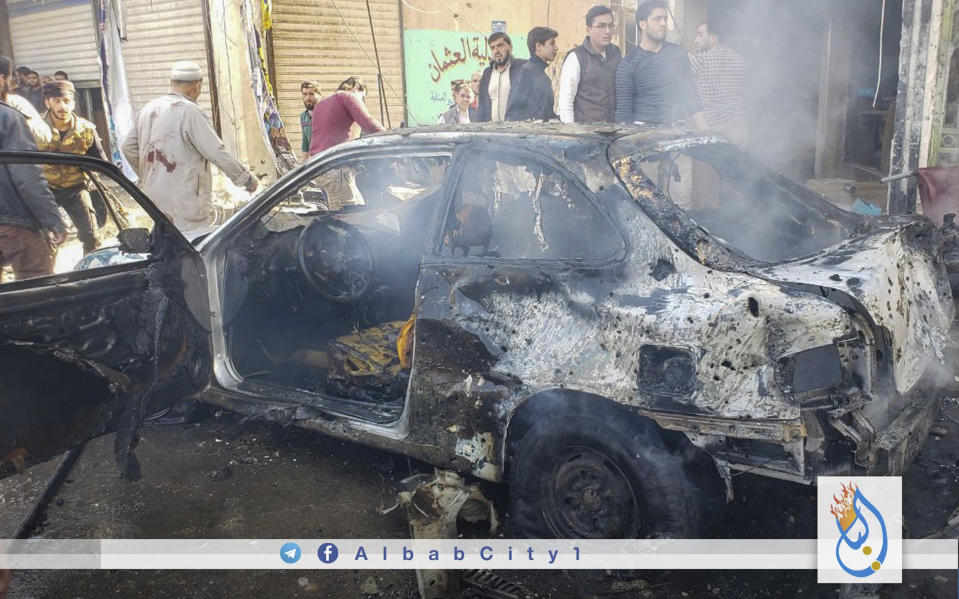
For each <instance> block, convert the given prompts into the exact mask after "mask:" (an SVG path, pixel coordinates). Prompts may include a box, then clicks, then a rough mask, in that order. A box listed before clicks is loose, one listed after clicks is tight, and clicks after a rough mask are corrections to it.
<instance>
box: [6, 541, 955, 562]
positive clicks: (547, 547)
mask: <svg viewBox="0 0 959 599" xmlns="http://www.w3.org/2000/svg"><path fill="white" fill-rule="evenodd" d="M815 551H816V540H815V539H654V540H597V541H592V540H590V541H586V540H584V541H570V540H556V541H550V540H542V539H536V540H530V539H490V540H482V539H479V540H478V539H458V540H439V539H437V540H412V539H331V540H323V539H292V540H285V539H239V540H238V539H184V540H181V539H138V540H134V539H102V540H97V539H87V540H63V541H60V540H27V541H10V540H0V568H13V569H18V570H24V569H25V570H30V569H70V570H74V569H75V570H88V569H110V570H168V569H179V570H271V569H273V570H288V569H304V570H323V569H354V570H380V569H386V570H389V569H451V570H452V569H457V570H460V569H491V570H527V569H558V570H574V569H583V570H618V569H628V570H814V569H816V552H815ZM903 562H904V563H903V566H904V568H905V569H907V570H956V569H959V540H915V541H910V540H905V541H904V547H903Z"/></svg>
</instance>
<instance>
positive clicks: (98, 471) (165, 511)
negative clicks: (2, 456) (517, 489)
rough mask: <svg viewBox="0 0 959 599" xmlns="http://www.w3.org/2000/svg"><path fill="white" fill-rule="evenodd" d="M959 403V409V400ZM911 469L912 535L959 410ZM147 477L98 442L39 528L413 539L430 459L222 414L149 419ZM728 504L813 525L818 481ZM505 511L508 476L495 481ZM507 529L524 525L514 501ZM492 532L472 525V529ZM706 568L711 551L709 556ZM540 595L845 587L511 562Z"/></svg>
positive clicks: (903, 589)
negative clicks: (401, 496) (516, 522)
mask: <svg viewBox="0 0 959 599" xmlns="http://www.w3.org/2000/svg"><path fill="white" fill-rule="evenodd" d="M950 410H951V413H953V414H956V415H959V406H955V405H953V407H952V408H951V409H950ZM938 426H939V427H940V428H939V432H940V433H942V434H941V435H938V436H937V435H934V436H931V437H930V439H929V441H928V442H927V444H926V446H925V447H924V448H923V451H922V453H921V454H920V456H919V458H918V459H917V460H916V462H915V464H914V466H913V468H912V469H911V470H910V472H909V473H908V475H907V476H906V478H905V480H904V483H903V492H904V498H903V500H904V509H905V515H906V526H907V533H906V536H907V537H920V536H923V535H926V534H929V533H930V532H932V531H933V530H936V529H938V528H940V527H941V526H942V525H943V524H944V522H945V518H946V516H947V515H948V514H949V512H950V511H952V509H954V508H955V507H956V506H957V505H959V425H957V424H956V423H954V422H952V421H951V420H948V419H946V418H945V417H944V416H942V415H940V419H939V422H938ZM142 436H143V441H142V442H141V444H140V447H139V448H138V449H137V455H138V457H139V459H140V461H141V463H142V466H143V479H142V480H140V481H138V482H135V483H124V482H121V481H120V480H118V478H117V473H116V469H115V467H114V465H113V456H112V447H113V445H112V441H113V440H112V437H104V438H101V439H98V440H95V441H93V442H91V443H89V444H88V445H87V446H86V448H85V449H84V451H83V453H82V455H81V456H80V459H79V460H78V462H77V464H76V466H75V467H74V468H73V470H72V472H71V473H70V475H69V478H68V482H67V483H66V484H64V485H63V486H62V487H61V488H60V490H59V492H58V493H57V495H56V498H55V500H54V501H53V502H52V503H51V505H50V507H49V509H48V510H47V513H46V517H45V519H44V520H43V522H42V524H41V525H40V526H39V528H38V529H37V530H36V533H35V534H37V535H39V536H43V537H45V538H191V537H193V538H231V537H232V538H408V537H409V532H408V529H407V524H406V522H405V520H404V518H403V515H402V513H401V510H398V509H397V510H393V511H391V512H389V513H387V514H385V515H384V514H383V513H381V510H383V509H384V508H387V507H389V506H391V505H393V504H394V503H395V502H396V496H395V491H394V489H395V484H396V482H397V481H399V480H401V479H402V478H404V477H406V476H408V475H409V474H410V473H411V472H422V471H429V470H430V468H429V467H428V466H426V465H424V464H418V463H415V462H411V461H409V460H407V459H406V458H404V457H400V456H396V455H391V454H388V453H384V452H380V451H374V450H370V449H366V448H363V447H360V446H357V445H353V444H350V443H344V442H340V441H335V440H331V439H328V438H325V437H322V436H320V435H318V434H315V433H311V432H308V431H301V430H293V429H286V428H282V427H279V426H275V425H270V424H265V423H260V422H242V421H239V420H238V419H237V418H236V417H235V416H233V415H231V414H225V413H221V414H218V415H216V416H214V417H211V418H209V419H206V420H204V421H202V422H200V423H198V424H192V425H171V426H162V427H151V428H146V429H144V430H143V431H142ZM54 467H55V463H48V464H44V465H42V466H39V467H37V468H34V469H32V470H31V471H29V472H28V473H27V474H26V475H24V476H16V477H13V478H11V479H7V480H4V481H0V537H4V536H9V535H10V534H11V533H12V531H13V530H14V528H15V527H16V526H17V524H18V522H19V521H20V519H21V518H22V517H23V514H24V513H25V511H26V510H27V507H28V505H29V503H30V501H31V500H32V498H33V497H35V496H36V494H37V493H39V491H40V490H41V489H42V488H43V483H44V481H45V480H46V477H47V476H49V474H50V472H52V470H53V468H54ZM735 486H736V493H737V498H736V501H735V502H734V503H733V504H731V505H729V506H721V505H720V506H718V507H716V508H715V514H714V517H713V518H712V519H711V522H712V524H711V526H710V528H711V529H710V530H707V531H705V533H706V534H705V536H711V537H712V536H715V537H746V538H748V537H772V538H812V537H815V489H813V488H808V487H803V486H799V485H794V484H789V483H780V482H776V481H768V480H765V479H760V478H757V477H752V476H749V475H743V476H738V477H736V479H735ZM486 488H487V489H488V494H489V495H490V496H492V497H493V498H494V499H495V500H496V502H497V505H498V507H499V509H500V512H501V513H502V512H504V511H505V510H506V502H505V499H506V496H505V491H504V489H503V488H501V487H498V486H496V485H490V486H489V487H486ZM505 516H506V517H505V523H504V526H503V528H502V529H501V531H500V532H499V533H498V536H505V537H515V536H518V534H519V533H518V532H517V531H516V530H515V529H513V527H512V525H511V523H510V520H509V515H508V513H507V514H506V515H505ZM479 532H480V531H472V530H467V531H466V534H478V533H479ZM702 566H703V568H708V567H709V565H708V564H705V563H704V564H703V565H702ZM499 574H501V575H502V576H504V577H505V578H507V579H509V580H511V581H514V582H518V583H520V584H522V585H523V586H524V588H525V589H526V595H525V596H526V597H529V598H553V597H555V598H562V599H572V598H577V597H581V598H599V597H623V598H626V597H630V598H631V597H640V598H652V599H659V598H666V597H743V598H753V597H756V598H758V597H783V598H785V597H789V598H793V597H807V596H809V597H812V596H817V595H818V596H823V597H839V596H841V594H840V589H839V588H838V587H836V586H834V585H833V586H830V585H822V586H818V585H816V582H815V572H813V571H808V572H750V571H744V572H708V571H685V572H650V571H645V572H644V571H634V572H617V573H606V572H583V571H567V572H527V571H503V572H499ZM904 579H905V582H904V584H903V585H901V586H886V587H884V588H882V589H880V590H879V596H880V597H888V598H891V597H909V598H910V599H912V598H916V597H948V598H949V599H952V598H954V597H956V589H957V580H956V572H916V571H907V572H906V573H905V575H904ZM254 596H256V597H260V596H276V597H316V598H326V597H330V598H336V599H339V598H358V599H359V598H367V597H376V598H378V599H391V598H392V599H407V598H413V597H416V596H417V595H416V582H415V578H414V575H413V573H412V572H410V571H378V572H366V571H350V570H334V571H324V572H318V571H306V572H304V571H298V572H282V571H220V572H193V571H118V572H108V571H20V572H16V573H15V574H14V579H13V587H12V592H11V598H13V599H46V598H50V599H53V598H57V599H61V598H63V599H73V598H83V599H86V598H91V599H93V598H97V599H99V598H102V597H123V598H130V599H145V598H152V597H182V598H217V597H230V598H236V597H254Z"/></svg>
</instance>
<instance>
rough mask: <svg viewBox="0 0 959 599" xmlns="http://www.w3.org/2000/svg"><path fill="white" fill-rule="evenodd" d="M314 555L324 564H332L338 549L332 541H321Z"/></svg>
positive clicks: (338, 552) (337, 555)
mask: <svg viewBox="0 0 959 599" xmlns="http://www.w3.org/2000/svg"><path fill="white" fill-rule="evenodd" d="M316 555H317V557H319V558H320V561H321V562H323V563H324V564H332V563H333V562H335V561H336V558H337V557H339V556H340V551H339V549H337V548H336V545H334V544H333V543H323V544H322V545H320V548H319V549H317V550H316Z"/></svg>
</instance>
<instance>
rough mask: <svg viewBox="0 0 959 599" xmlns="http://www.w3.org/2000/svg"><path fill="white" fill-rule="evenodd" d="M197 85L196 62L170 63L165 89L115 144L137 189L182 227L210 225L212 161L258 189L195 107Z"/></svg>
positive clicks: (200, 79) (243, 184)
mask: <svg viewBox="0 0 959 599" xmlns="http://www.w3.org/2000/svg"><path fill="white" fill-rule="evenodd" d="M202 86H203V71H202V70H200V66H199V65H198V64H196V63H195V62H193V61H182V62H178V63H176V64H175V65H173V69H172V71H171V72H170V90H171V91H170V93H169V94H167V95H165V96H161V97H159V98H157V99H155V100H151V101H150V102H149V103H147V105H146V106H144V107H143V110H141V111H140V114H139V115H138V116H137V122H136V126H135V127H134V128H133V130H132V131H131V132H130V134H129V135H128V136H127V138H126V139H125V140H123V143H122V144H121V148H120V149H121V150H122V152H123V155H124V156H125V157H126V159H127V161H129V163H130V165H131V166H132V167H133V170H134V171H135V172H136V173H137V175H138V176H139V177H140V188H141V189H142V190H143V191H144V193H146V194H147V196H148V197H149V198H150V199H151V200H153V201H154V203H155V204H156V205H157V207H158V208H160V210H162V211H163V212H164V214H166V215H167V216H168V217H170V219H171V220H173V224H175V225H176V226H177V227H178V228H179V229H180V230H181V231H189V230H193V229H199V228H202V227H206V226H208V225H209V224H210V213H211V211H212V208H213V200H212V193H213V179H212V175H211V173H210V163H211V162H212V163H213V164H215V165H216V166H217V168H219V169H220V170H221V171H223V173H224V174H225V175H226V176H227V177H229V178H230V180H231V181H233V183H235V184H236V185H239V186H240V187H244V188H246V190H247V191H250V192H253V191H256V187H257V182H256V178H255V177H254V176H253V175H252V174H251V173H250V171H249V170H247V168H246V167H245V166H243V165H242V164H241V163H240V161H239V160H237V159H236V158H234V157H233V156H232V155H231V154H230V153H229V152H227V151H226V148H225V147H224V146H223V142H222V141H221V140H220V137H219V136H218V135H217V134H216V131H215V130H214V129H213V127H212V126H211V125H210V122H209V121H208V120H207V118H206V115H204V114H203V111H202V110H201V109H200V107H199V106H198V105H197V103H196V100H197V98H199V97H200V90H201V89H202Z"/></svg>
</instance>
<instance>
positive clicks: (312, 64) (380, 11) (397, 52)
mask: <svg viewBox="0 0 959 599" xmlns="http://www.w3.org/2000/svg"><path fill="white" fill-rule="evenodd" d="M334 2H335V4H334ZM337 8H338V9H339V13H337V10H336V9H337ZM370 10H371V12H372V15H373V27H374V28H375V30H376V44H377V48H378V49H379V54H380V66H381V68H382V71H383V79H384V87H385V90H386V99H387V107H388V110H389V117H390V121H391V123H392V125H393V126H394V127H396V126H397V125H399V123H400V122H401V121H403V120H404V119H405V116H404V109H403V97H404V95H405V92H404V90H403V61H402V42H401V40H402V36H401V33H400V9H399V1H398V0H370ZM341 14H342V18H341V16H340V15H341ZM344 20H345V21H346V22H345V23H344ZM351 32H352V35H351ZM353 36H356V40H354V38H353ZM357 40H358V41H359V45H358V44H357ZM364 50H365V51H366V53H368V54H369V57H367V55H366V54H364ZM371 59H373V60H371ZM374 61H375V57H374V54H373V38H372V36H371V35H370V22H369V16H368V15H367V12H366V2H365V1H364V0H273V63H274V66H275V69H276V79H277V81H276V83H275V85H276V93H277V101H278V104H279V108H280V116H281V117H282V118H283V124H284V125H285V127H286V132H287V134H288V135H289V137H290V143H291V144H292V145H293V147H294V149H296V150H299V148H300V140H301V136H300V113H301V112H303V100H302V99H301V96H300V83H302V82H303V81H304V80H307V79H315V80H317V81H319V83H320V92H321V95H322V97H324V98H325V97H326V96H328V95H329V94H331V93H332V92H334V91H335V90H336V87H337V86H338V85H339V84H340V82H341V81H343V80H344V79H346V78H347V77H349V76H351V75H357V76H359V77H361V78H362V79H363V81H364V82H365V83H366V85H367V88H368V92H367V98H366V106H367V108H369V110H370V113H371V114H373V116H375V117H376V118H377V119H379V118H380V109H379V105H380V99H379V94H378V92H377V85H376V66H375V62H374ZM391 86H392V89H391ZM383 126H386V123H385V122H384V123H383Z"/></svg>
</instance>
